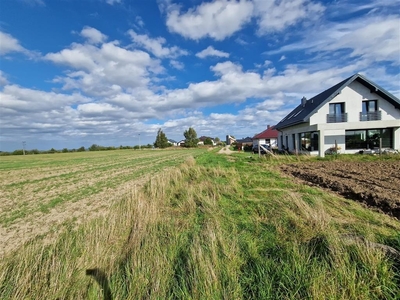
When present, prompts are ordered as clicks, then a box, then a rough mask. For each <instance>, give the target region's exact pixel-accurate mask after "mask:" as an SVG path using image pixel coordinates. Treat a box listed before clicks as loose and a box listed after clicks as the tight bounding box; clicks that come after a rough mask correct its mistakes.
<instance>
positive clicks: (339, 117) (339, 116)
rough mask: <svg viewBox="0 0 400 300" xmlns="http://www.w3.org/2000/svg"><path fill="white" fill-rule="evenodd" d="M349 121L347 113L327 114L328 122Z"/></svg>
mask: <svg viewBox="0 0 400 300" xmlns="http://www.w3.org/2000/svg"><path fill="white" fill-rule="evenodd" d="M342 122H347V113H344V114H333V115H330V114H328V115H326V123H342Z"/></svg>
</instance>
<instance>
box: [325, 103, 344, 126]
mask: <svg viewBox="0 0 400 300" xmlns="http://www.w3.org/2000/svg"><path fill="white" fill-rule="evenodd" d="M344 108H345V107H344V103H330V104H329V114H328V116H327V123H339V122H347V114H346V113H345V111H344Z"/></svg>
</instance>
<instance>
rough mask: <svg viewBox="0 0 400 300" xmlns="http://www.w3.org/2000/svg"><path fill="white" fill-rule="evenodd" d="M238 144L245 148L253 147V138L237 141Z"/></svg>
mask: <svg viewBox="0 0 400 300" xmlns="http://www.w3.org/2000/svg"><path fill="white" fill-rule="evenodd" d="M236 143H238V144H241V145H242V146H245V145H249V146H251V145H253V138H251V137H249V136H248V137H246V138H244V139H240V140H236Z"/></svg>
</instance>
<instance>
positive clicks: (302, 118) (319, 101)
mask: <svg viewBox="0 0 400 300" xmlns="http://www.w3.org/2000/svg"><path fill="white" fill-rule="evenodd" d="M354 81H357V82H359V83H361V84H363V85H364V86H366V87H367V88H369V89H370V90H371V92H374V93H376V94H377V95H379V96H381V97H382V98H383V99H385V100H387V101H388V102H389V103H391V104H393V106H394V107H395V108H397V109H400V100H399V99H398V98H397V97H396V96H394V95H392V94H391V93H389V92H388V91H386V90H385V89H384V88H382V87H380V86H379V85H377V84H376V83H374V82H372V81H370V80H369V79H367V78H366V77H364V76H362V75H360V74H355V75H353V76H350V77H349V78H346V79H345V80H343V81H341V82H339V83H338V84H336V85H334V86H333V87H330V88H329V89H327V90H325V91H323V92H322V93H320V94H318V95H316V96H314V97H313V98H311V99H309V100H307V101H306V103H305V105H303V104H300V105H299V106H297V107H296V108H295V109H294V110H292V111H291V112H290V113H289V114H288V115H287V116H286V117H284V118H283V119H282V121H280V122H279V123H278V124H277V125H276V126H275V128H276V129H278V130H280V129H283V128H286V127H289V126H293V125H297V124H300V123H305V122H307V120H308V119H309V118H310V117H311V115H313V114H314V113H315V112H316V111H317V110H318V109H319V108H320V107H321V106H322V105H324V104H325V103H327V102H329V101H331V100H332V99H333V98H334V97H336V96H337V95H338V94H340V92H341V91H342V90H343V89H344V88H345V87H347V86H349V85H350V84H351V83H352V82H354Z"/></svg>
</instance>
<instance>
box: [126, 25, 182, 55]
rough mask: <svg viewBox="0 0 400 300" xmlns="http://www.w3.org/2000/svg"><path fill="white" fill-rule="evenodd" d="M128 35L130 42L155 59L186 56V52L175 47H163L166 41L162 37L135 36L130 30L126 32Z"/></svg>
mask: <svg viewBox="0 0 400 300" xmlns="http://www.w3.org/2000/svg"><path fill="white" fill-rule="evenodd" d="M128 34H129V35H130V37H131V38H132V41H133V42H134V43H135V45H137V46H140V47H143V48H144V49H146V50H147V51H149V52H151V53H152V54H154V56H156V57H178V56H182V55H188V52H187V51H186V50H183V49H180V48H179V47H177V46H173V47H170V48H168V47H163V44H165V43H166V40H165V39H164V38H162V37H158V38H155V39H152V38H150V37H149V36H147V35H146V34H137V33H136V32H135V31H133V30H132V29H130V30H129V31H128Z"/></svg>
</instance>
